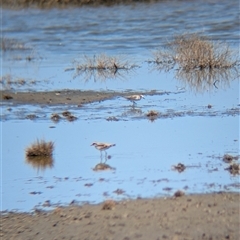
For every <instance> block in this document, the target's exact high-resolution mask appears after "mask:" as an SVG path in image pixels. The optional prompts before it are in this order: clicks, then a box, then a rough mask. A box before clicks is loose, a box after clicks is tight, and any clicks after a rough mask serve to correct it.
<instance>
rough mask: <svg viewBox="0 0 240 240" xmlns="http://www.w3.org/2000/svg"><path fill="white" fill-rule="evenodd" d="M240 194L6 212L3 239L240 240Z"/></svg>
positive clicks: (214, 194)
mask: <svg viewBox="0 0 240 240" xmlns="http://www.w3.org/2000/svg"><path fill="white" fill-rule="evenodd" d="M239 200H240V199H239V194H237V193H213V194H201V195H185V196H181V197H169V198H159V199H137V200H129V201H121V202H118V203H116V205H115V206H114V207H113V209H111V210H104V209H103V204H99V205H83V206H69V207H65V208H56V209H55V210H53V211H51V212H35V213H34V214H25V213H8V214H6V215H2V217H1V218H2V220H1V222H2V232H1V235H0V236H1V237H2V239H24V240H27V239H117V240H118V239H125V240H127V239H174V240H177V239H239V237H240V228H239V226H240V215H239Z"/></svg>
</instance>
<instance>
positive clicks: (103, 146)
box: [91, 142, 116, 160]
mask: <svg viewBox="0 0 240 240" xmlns="http://www.w3.org/2000/svg"><path fill="white" fill-rule="evenodd" d="M91 146H94V147H95V148H96V149H97V150H99V151H100V152H101V160H102V151H104V152H105V160H107V152H106V150H107V149H109V148H110V147H114V146H116V144H114V143H101V142H93V143H92V144H91Z"/></svg>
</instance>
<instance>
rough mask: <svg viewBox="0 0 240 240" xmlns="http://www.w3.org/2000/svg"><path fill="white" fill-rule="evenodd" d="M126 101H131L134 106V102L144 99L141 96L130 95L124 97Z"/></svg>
mask: <svg viewBox="0 0 240 240" xmlns="http://www.w3.org/2000/svg"><path fill="white" fill-rule="evenodd" d="M125 98H126V99H127V100H129V101H131V102H132V103H133V106H134V104H136V101H139V100H141V99H142V98H144V96H143V95H130V96H126V97H125Z"/></svg>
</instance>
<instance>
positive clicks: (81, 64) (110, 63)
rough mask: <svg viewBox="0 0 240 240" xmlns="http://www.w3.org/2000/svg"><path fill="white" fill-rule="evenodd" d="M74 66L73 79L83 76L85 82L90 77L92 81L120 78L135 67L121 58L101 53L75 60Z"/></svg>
mask: <svg viewBox="0 0 240 240" xmlns="http://www.w3.org/2000/svg"><path fill="white" fill-rule="evenodd" d="M74 65H75V69H76V73H75V75H74V78H76V77H77V76H80V75H83V74H84V77H85V80H86V81H88V80H89V79H91V78H92V77H93V78H94V80H96V79H102V80H106V79H107V78H117V77H121V76H122V73H123V71H125V72H128V71H129V70H132V69H133V68H135V67H137V66H136V65H134V64H131V63H130V62H129V61H128V60H125V59H123V57H120V56H108V55H106V54H103V53H102V54H99V55H94V56H93V57H89V56H86V55H84V56H83V57H82V58H80V60H75V61H74Z"/></svg>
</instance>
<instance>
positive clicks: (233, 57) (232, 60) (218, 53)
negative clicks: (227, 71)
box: [153, 33, 237, 70]
mask: <svg viewBox="0 0 240 240" xmlns="http://www.w3.org/2000/svg"><path fill="white" fill-rule="evenodd" d="M153 55H154V62H155V63H156V64H159V65H162V66H163V67H164V66H165V67H166V66H168V67H169V66H172V67H173V66H174V65H175V64H178V65H179V67H180V68H182V69H184V70H193V69H194V70H196V69H197V70H203V69H214V68H217V69H222V68H232V67H234V66H236V64H237V53H234V52H233V51H232V50H231V49H230V47H229V46H228V44H227V43H223V42H218V41H211V40H209V39H208V38H207V37H204V36H200V35H198V34H195V33H193V34H182V35H179V36H175V37H174V39H173V40H172V41H170V42H169V43H168V44H167V46H166V48H165V49H164V50H158V51H155V52H154V53H153Z"/></svg>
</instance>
